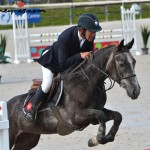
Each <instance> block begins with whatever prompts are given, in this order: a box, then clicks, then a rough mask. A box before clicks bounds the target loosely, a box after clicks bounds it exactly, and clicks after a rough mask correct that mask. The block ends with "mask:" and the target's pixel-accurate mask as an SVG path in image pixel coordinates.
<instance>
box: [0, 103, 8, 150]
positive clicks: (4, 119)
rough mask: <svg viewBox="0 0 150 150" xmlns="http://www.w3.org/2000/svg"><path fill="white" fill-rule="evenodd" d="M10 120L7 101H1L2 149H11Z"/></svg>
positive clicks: (0, 141) (0, 134) (0, 149)
mask: <svg viewBox="0 0 150 150" xmlns="http://www.w3.org/2000/svg"><path fill="white" fill-rule="evenodd" d="M8 129H9V121H8V113H7V103H6V102H3V101H1V102H0V150H9V133H8Z"/></svg>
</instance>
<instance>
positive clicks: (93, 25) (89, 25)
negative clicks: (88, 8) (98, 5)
mask: <svg viewBox="0 0 150 150" xmlns="http://www.w3.org/2000/svg"><path fill="white" fill-rule="evenodd" d="M78 26H80V27H83V28H85V29H86V30H89V31H92V32H98V31H101V30H102V27H101V26H100V25H99V21H98V19H97V18H96V16H95V15H93V14H90V13H89V14H82V15H81V16H80V17H79V20H78Z"/></svg>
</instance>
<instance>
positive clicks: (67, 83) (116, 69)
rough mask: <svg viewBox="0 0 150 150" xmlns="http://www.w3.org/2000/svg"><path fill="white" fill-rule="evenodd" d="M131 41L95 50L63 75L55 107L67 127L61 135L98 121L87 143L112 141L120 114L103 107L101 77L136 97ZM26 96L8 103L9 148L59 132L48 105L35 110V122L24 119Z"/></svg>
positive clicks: (26, 146) (24, 149)
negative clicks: (62, 87) (94, 134)
mask: <svg viewBox="0 0 150 150" xmlns="http://www.w3.org/2000/svg"><path fill="white" fill-rule="evenodd" d="M133 43H134V39H133V40H132V41H131V42H129V43H128V44H126V45H124V40H122V41H121V43H120V44H119V46H109V47H107V48H104V49H100V50H97V51H96V52H95V53H94V57H93V59H91V58H89V59H87V61H85V63H83V64H82V65H81V66H80V67H79V68H78V69H77V70H76V71H75V72H74V73H69V74H66V75H64V76H63V81H64V91H63V94H62V97H61V100H60V102H59V103H58V106H57V108H58V110H59V113H60V114H61V116H62V118H63V120H65V122H66V128H68V131H67V132H66V133H63V135H67V134H70V133H71V132H73V131H75V130H77V129H82V128H85V127H87V126H88V125H89V124H94V125H95V124H99V130H98V134H97V136H95V137H94V138H91V139H89V142H88V145H89V146H96V145H98V144H105V143H107V142H112V141H113V140H114V138H115V135H116V133H117V131H118V128H119V125H120V123H121V121H122V115H121V114H120V113H119V112H116V111H112V110H108V109H106V108H104V105H105V103H106V92H105V89H104V80H105V79H106V78H107V77H108V76H109V77H110V78H111V79H113V80H114V81H116V82H117V83H118V84H119V85H120V86H122V87H123V88H124V89H125V90H126V91H127V94H128V96H129V97H131V98H132V99H137V98H138V96H139V94H140V86H139V83H138V81H137V78H136V75H135V70H134V67H135V63H136V61H135V59H134V58H133V56H132V54H131V53H130V52H129V49H131V47H132V45H133ZM26 97H27V94H24V95H19V96H16V97H14V98H12V99H11V100H10V101H9V102H8V112H9V121H10V130H9V133H10V149H14V150H30V149H32V148H33V147H35V146H36V145H37V144H38V141H39V138H40V135H41V134H56V133H58V134H60V133H61V125H59V121H58V119H57V118H56V117H55V115H54V112H53V111H52V109H51V108H49V109H46V110H45V111H41V112H39V113H38V116H37V119H36V122H35V124H30V123H27V122H26V120H25V118H24V113H23V111H22V108H23V104H24V100H25V98H26ZM109 120H113V121H114V123H113V126H112V127H111V129H110V131H109V132H108V134H107V135H105V123H106V122H107V121H109ZM67 124H68V125H67ZM69 125H70V127H69ZM70 128H71V129H72V130H70ZM62 130H63V128H62Z"/></svg>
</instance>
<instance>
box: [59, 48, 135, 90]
mask: <svg viewBox="0 0 150 150" xmlns="http://www.w3.org/2000/svg"><path fill="white" fill-rule="evenodd" d="M123 52H127V51H122V52H118V53H116V54H115V55H113V58H112V61H114V64H115V65H114V66H115V71H116V75H117V79H118V80H115V79H113V80H112V79H111V77H110V75H108V74H107V73H106V71H103V70H102V69H100V68H99V67H97V66H96V65H95V64H94V63H93V59H94V53H95V51H91V65H90V67H89V68H87V69H90V68H91V67H93V68H95V69H97V70H98V71H99V72H101V73H102V74H104V75H105V79H107V78H108V79H109V81H110V83H111V84H110V87H109V88H108V89H106V90H105V92H106V91H108V90H110V89H112V88H113V87H114V85H115V82H118V83H119V85H120V86H121V81H122V80H123V79H128V78H132V77H135V76H136V74H132V75H129V76H127V77H121V76H120V73H119V71H118V69H117V64H116V60H115V57H116V56H117V55H119V54H121V53H123ZM85 61H86V60H84V61H83V62H81V63H80V64H79V65H78V66H77V67H75V68H74V69H72V67H73V66H74V65H75V64H74V65H73V66H71V67H70V68H68V69H67V70H66V71H64V72H63V73H61V74H60V76H61V79H62V78H63V76H64V74H65V72H67V71H70V73H74V72H75V71H76V70H77V69H79V68H80V69H81V71H82V72H83V74H84V75H85V77H86V78H87V79H88V80H91V79H90V78H89V77H88V75H87V74H86V72H85V70H84V69H83V68H82V65H83V64H84V63H85ZM87 69H86V70H87ZM65 75H66V74H65Z"/></svg>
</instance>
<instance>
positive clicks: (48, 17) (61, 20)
mask: <svg viewBox="0 0 150 150" xmlns="http://www.w3.org/2000/svg"><path fill="white" fill-rule="evenodd" d="M76 1H78V0H76ZM130 7H131V5H129V4H126V5H125V8H130ZM149 8H150V4H149V3H145V4H143V5H142V18H150V9H149ZM41 9H44V8H41ZM44 10H46V12H41V20H42V21H41V22H40V23H36V24H35V26H36V27H40V26H55V25H67V24H70V17H69V15H70V9H69V8H62V9H58V8H57V9H44ZM72 12H73V21H72V22H73V24H76V23H77V20H78V17H79V16H80V15H81V14H82V13H94V14H96V16H97V17H98V19H99V21H100V22H104V21H105V20H106V15H105V6H96V7H79V8H73V10H72ZM136 18H137V19H138V18H140V15H136ZM120 19H121V15H120V5H111V6H108V21H115V20H120ZM32 26H33V24H29V27H32ZM11 28H12V25H7V26H6V25H5V26H2V25H0V30H2V29H11Z"/></svg>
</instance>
